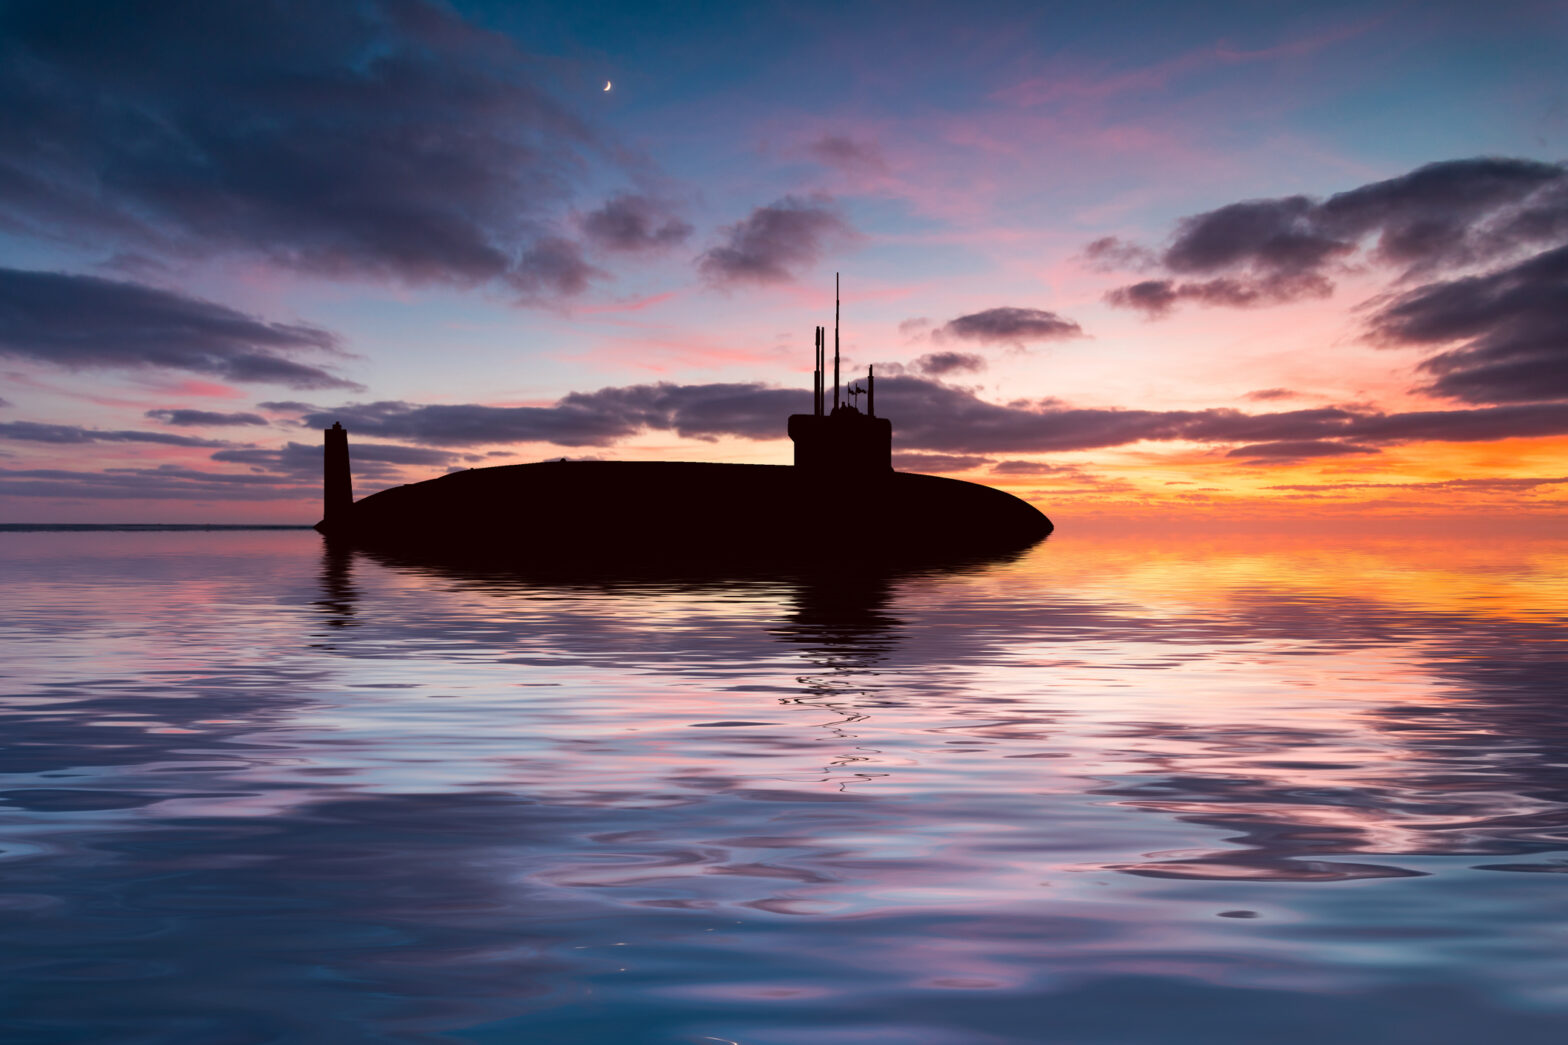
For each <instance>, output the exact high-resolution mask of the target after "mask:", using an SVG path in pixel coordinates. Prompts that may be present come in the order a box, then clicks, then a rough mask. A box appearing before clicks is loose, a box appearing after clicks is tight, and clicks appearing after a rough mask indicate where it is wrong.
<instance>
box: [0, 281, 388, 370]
mask: <svg viewBox="0 0 1568 1045" xmlns="http://www.w3.org/2000/svg"><path fill="white" fill-rule="evenodd" d="M337 350H338V339H337V336H336V335H334V334H332V333H330V332H328V331H326V330H322V329H321V328H319V327H313V326H309V325H306V324H302V323H269V322H267V321H265V320H261V319H257V318H255V317H253V316H247V315H245V314H244V313H242V312H236V311H235V310H234V309H231V308H226V307H224V306H223V305H217V304H214V303H212V302H210V301H201V300H198V299H196V298H191V297H186V296H184V295H182V294H177V293H175V292H173V291H169V290H160V289H158V288H156V287H149V286H145V285H143V284H140V283H126V282H119V281H115V280H107V279H100V278H99V277H97V276H80V275H67V274H64V273H59V272H23V271H20V270H18V269H7V268H0V355H6V356H11V357H13V358H22V359H30V360H33V361H36V362H41V363H47V364H51V365H54V366H63V367H67V368H70V369H73V370H79V369H84V368H131V369H144V368H167V369H171V370H187V371H194V372H196V373H201V374H210V375H213V376H216V377H220V378H223V379H224V380H226V381H239V382H257V383H267V384H277V385H284V386H287V387H289V388H348V389H359V388H361V386H360V385H358V384H356V383H355V382H353V381H349V380H347V379H345V378H342V377H338V376H337V375H335V374H332V373H330V372H328V371H327V370H324V369H323V368H321V367H319V366H312V365H310V364H308V363H301V362H298V361H296V360H294V359H291V358H289V357H288V355H289V354H299V353H307V354H317V355H319V354H334V353H336V352H337Z"/></svg>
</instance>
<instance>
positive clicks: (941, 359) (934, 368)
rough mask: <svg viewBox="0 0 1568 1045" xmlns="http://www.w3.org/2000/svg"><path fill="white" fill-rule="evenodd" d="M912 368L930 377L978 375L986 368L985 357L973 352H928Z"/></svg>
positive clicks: (912, 364)
mask: <svg viewBox="0 0 1568 1045" xmlns="http://www.w3.org/2000/svg"><path fill="white" fill-rule="evenodd" d="M910 367H911V368H912V369H914V370H916V371H917V372H919V373H922V374H925V375H927V376H929V377H943V376H945V375H947V374H978V373H979V372H980V371H982V370H984V369H985V368H986V361H985V357H984V356H981V355H976V354H974V353H973V352H928V353H926V354H925V355H923V356H921V357H920V358H919V359H916V360H915V361H914V362H913V363H911V364H910Z"/></svg>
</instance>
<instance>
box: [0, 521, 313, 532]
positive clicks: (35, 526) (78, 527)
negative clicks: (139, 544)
mask: <svg viewBox="0 0 1568 1045" xmlns="http://www.w3.org/2000/svg"><path fill="white" fill-rule="evenodd" d="M311 528H312V527H310V526H308V525H300V524H288V523H0V533H26V532H28V531H46V532H52V533H62V532H64V533H70V532H73V531H103V530H120V531H133V532H135V531H141V532H153V531H169V530H309V529H311Z"/></svg>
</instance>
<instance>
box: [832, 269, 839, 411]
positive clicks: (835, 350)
mask: <svg viewBox="0 0 1568 1045" xmlns="http://www.w3.org/2000/svg"><path fill="white" fill-rule="evenodd" d="M833 409H834V410H837V409H838V273H837V272H835V273H833Z"/></svg>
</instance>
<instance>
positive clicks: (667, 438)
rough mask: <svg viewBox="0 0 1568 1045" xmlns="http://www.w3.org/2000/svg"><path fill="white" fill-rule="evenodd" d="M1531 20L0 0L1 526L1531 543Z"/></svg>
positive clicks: (951, 7)
mask: <svg viewBox="0 0 1568 1045" xmlns="http://www.w3.org/2000/svg"><path fill="white" fill-rule="evenodd" d="M1565 45H1568V8H1565V7H1564V6H1563V5H1561V4H1558V3H1532V2H1501V3H1490V4H1485V5H1479V4H1474V3H1387V4H1377V3H1364V2H1356V3H1333V2H1316V3H1312V4H1289V3H1267V4H1265V3H1255V2H1253V3H1245V2H1229V3H1183V4H1180V5H1173V4H1167V3H1151V2H1143V3H1132V2H1128V3H1115V2H1111V3H1105V2H1100V3H1058V4H1042V3H1038V2H1034V3H990V2H970V3H964V4H955V3H918V2H901V3H848V4H844V3H809V2H802V3H788V4H778V3H772V4H769V3H756V4H740V5H737V4H719V3H687V4H660V3H648V2H639V3H631V4H624V3H622V4H612V3H596V2H573V3H570V4H568V3H540V4H526V5H525V4H511V3H480V2H475V3H452V4H447V3H439V2H433V0H365V2H322V0H299V2H291V0H274V2H270V3H258V4H250V5H243V6H242V5H220V4H210V3H204V2H199V0H196V2H189V3H182V2H177V0H165V2H157V3H137V2H129V0H124V2H114V3H97V4H94V3H77V2H71V0H47V2H42V3H34V2H26V0H13V2H0V522H170V523H175V522H215V523H216V522H222V523H244V522H262V523H290V522H299V523H311V522H314V521H315V520H316V519H317V518H319V514H320V473H321V463H320V461H321V455H320V446H321V434H320V430H321V429H322V428H323V427H325V426H327V425H330V424H331V423H333V422H334V421H340V422H341V423H342V424H343V425H344V426H345V427H347V428H348V429H349V432H350V443H351V449H352V454H353V458H354V471H355V493H356V495H359V496H363V495H366V494H369V493H371V492H374V491H375V490H378V489H382V488H384V487H387V486H390V485H396V484H398V483H403V482H414V481H418V480H420V479H425V478H430V477H433V476H436V475H439V474H441V473H443V472H446V471H450V470H453V469H459V468H468V467H484V466H490V465H497V464H511V463H520V462H526V461H537V460H543V459H554V458H559V457H568V458H574V459H576V458H601V459H619V460H656V459H664V460H709V461H735V462H750V463H773V464H785V463H788V462H789V460H790V458H791V448H790V444H789V442H788V439H787V437H786V436H785V418H786V416H787V415H788V414H789V413H792V412H800V411H805V410H809V408H810V402H811V370H812V365H813V348H812V341H813V332H814V329H815V327H816V326H818V325H825V326H828V327H829V329H830V335H829V336H830V338H831V328H832V324H833V310H834V289H833V288H834V278H835V274H841V278H842V326H841V345H842V353H843V357H844V372H845V375H846V379H848V378H850V377H856V378H858V377H860V376H861V375H863V374H864V372H865V368H866V367H868V366H873V365H874V366H875V368H876V374H877V412H878V413H879V414H880V415H883V416H887V417H889V418H891V419H892V423H893V433H894V436H893V437H894V453H895V465H896V466H897V467H899V468H901V469H904V470H909V471H921V472H930V473H935V474H943V475H951V476H956V477H959V478H964V479H969V480H972V481H976V482H983V483H986V484H988V485H993V486H999V487H1002V488H1005V489H1008V490H1010V491H1012V492H1014V493H1016V494H1018V495H1019V496H1021V497H1024V498H1026V499H1028V500H1030V501H1031V502H1032V503H1034V504H1036V505H1037V506H1039V507H1040V508H1041V509H1042V510H1043V511H1045V512H1046V514H1048V515H1049V516H1051V517H1052V519H1053V520H1055V521H1056V522H1057V525H1058V527H1061V526H1062V525H1064V523H1066V524H1068V525H1071V523H1072V522H1074V521H1085V522H1091V521H1112V520H1115V521H1133V522H1139V521H1143V522H1151V521H1157V522H1161V523H1164V522H1169V521H1178V520H1185V521H1197V522H1200V523H1213V522H1219V521H1225V522H1235V521H1249V520H1250V521H1256V522H1260V523H1263V524H1270V523H1283V522H1290V523H1305V524H1308V525H1313V524H1317V523H1320V522H1328V521H1343V520H1350V521H1360V522H1371V521H1378V522H1390V521H1392V522H1394V523H1396V524H1404V523H1414V522H1425V523H1436V524H1443V523H1444V522H1446V521H1452V520H1457V519H1466V520H1471V521H1473V520H1475V519H1477V518H1486V519H1489V520H1505V519H1506V520H1514V521H1522V522H1525V523H1528V524H1532V525H1541V526H1547V527H1552V526H1556V525H1558V524H1559V520H1560V519H1561V518H1562V510H1563V508H1564V507H1565V500H1568V453H1565V451H1568V166H1565V165H1564V159H1565V157H1568V81H1565V80H1564V78H1563V76H1562V55H1563V53H1564V51H1565Z"/></svg>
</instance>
